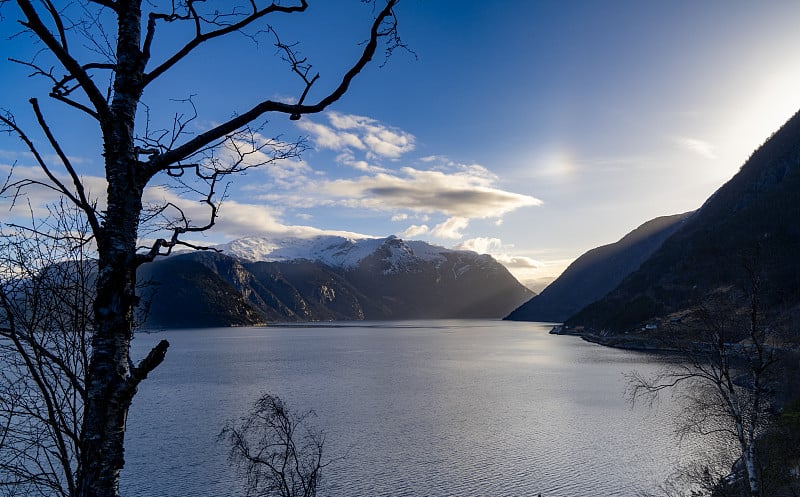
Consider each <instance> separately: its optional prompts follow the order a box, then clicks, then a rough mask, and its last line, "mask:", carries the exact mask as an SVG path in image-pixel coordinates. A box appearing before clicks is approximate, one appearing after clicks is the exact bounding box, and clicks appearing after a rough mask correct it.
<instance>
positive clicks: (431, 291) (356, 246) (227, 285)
mask: <svg viewBox="0 0 800 497" xmlns="http://www.w3.org/2000/svg"><path fill="white" fill-rule="evenodd" d="M218 249H219V250H221V252H193V253H187V254H182V255H175V256H172V257H169V258H166V259H163V260H160V261H158V262H155V263H153V264H150V265H148V266H144V267H143V268H142V269H143V271H141V274H142V278H141V280H142V281H143V282H144V281H151V282H152V284H151V285H150V286H149V287H147V288H145V290H144V291H143V292H142V293H143V296H144V297H145V300H146V301H149V302H150V305H149V316H148V318H147V321H146V325H147V326H150V327H158V326H164V327H179V326H185V327H197V326H223V325H228V324H230V325H247V324H257V323H263V322H289V321H334V320H364V319H369V320H385V319H422V318H499V317H502V316H504V315H505V314H507V313H508V312H510V311H511V310H512V309H514V308H515V307H517V306H518V305H519V304H520V303H521V302H524V301H526V300H528V299H529V298H530V297H531V296H532V295H533V292H531V291H530V290H528V289H527V288H525V287H524V286H522V285H521V284H520V283H519V282H518V281H517V280H516V279H514V277H513V276H512V275H511V274H510V273H509V272H508V270H507V269H506V268H505V267H504V266H502V265H501V264H500V263H498V262H497V261H495V260H494V259H493V258H491V257H490V256H488V255H478V254H476V253H474V252H469V251H460V250H449V249H445V248H441V247H435V246H432V245H429V244H427V243H425V242H419V241H404V240H402V239H400V238H397V237H393V236H391V237H388V238H369V239H351V238H344V237H337V236H318V237H313V238H308V239H298V238H283V239H266V238H257V237H253V238H243V239H240V240H235V241H233V242H231V243H228V244H225V245H222V246H219V247H218ZM148 296H149V297H150V298H148Z"/></svg>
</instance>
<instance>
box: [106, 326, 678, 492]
mask: <svg viewBox="0 0 800 497" xmlns="http://www.w3.org/2000/svg"><path fill="white" fill-rule="evenodd" d="M549 329H550V327H549V326H547V325H544V324H537V323H519V322H503V321H479V320H478V321H415V322H388V323H386V322H382V323H345V324H341V323H339V324H329V325H311V326H305V325H304V326H281V327H267V328H222V329H220V328H216V329H197V330H171V331H164V332H159V333H152V334H144V333H140V334H138V335H137V336H136V339H135V340H134V354H135V356H134V357H142V356H143V355H144V354H145V353H146V351H147V350H149V348H150V347H152V346H153V345H154V344H155V343H156V342H157V341H158V340H160V339H162V338H166V339H168V340H169V341H170V343H171V346H170V349H169V353H168V354H167V359H166V361H165V362H164V363H163V364H162V365H161V366H159V368H158V369H157V370H156V371H155V372H154V373H153V374H152V376H151V377H150V378H148V379H147V381H145V382H143V383H142V385H141V386H140V391H139V393H138V395H137V397H136V399H135V401H134V405H133V407H132V409H131V411H130V415H129V419H128V432H127V439H126V441H127V444H126V466H125V470H124V471H123V474H122V480H121V491H122V495H125V496H139V495H152V496H156V495H158V496H180V495H193V496H217V495H219V496H222V495H240V490H241V487H240V486H239V483H238V480H237V476H236V474H235V472H234V470H233V469H231V468H230V467H229V466H228V464H227V462H226V447H225V445H224V444H223V443H221V442H218V441H217V439H216V437H217V435H218V434H219V432H220V430H221V428H222V426H223V425H224V424H225V422H226V421H227V420H229V419H237V418H239V417H240V416H242V415H244V414H245V413H246V412H247V410H248V408H249V407H250V406H251V405H252V403H253V402H254V401H255V400H256V398H257V397H258V396H259V395H260V394H262V393H265V392H269V393H272V394H275V395H278V396H280V397H282V398H283V399H284V400H286V401H287V403H288V404H289V406H290V407H291V408H293V409H294V410H297V411H305V410H308V409H313V410H314V411H315V412H316V414H317V417H316V418H313V419H312V422H313V424H314V425H315V426H317V427H319V428H322V429H324V430H325V432H326V434H327V438H326V443H325V454H326V456H328V457H331V458H336V457H342V456H344V457H343V459H341V460H340V461H337V462H335V463H334V464H332V465H330V466H328V467H327V468H325V470H324V471H325V472H324V481H323V487H322V492H321V495H331V496H340V495H341V496H351V495H361V496H400V495H408V496H412V495H413V496H425V495H431V496H435V495H443V496H444V495H459V496H461V495H464V496H467V495H486V496H500V495H536V494H538V493H541V494H542V496H544V497H555V496H560V497H569V496H575V497H577V496H594V495H604V496H632V495H636V493H637V491H639V490H652V489H654V488H655V486H656V485H657V484H658V483H659V482H661V481H663V479H664V478H665V477H666V476H667V475H669V474H670V473H671V472H672V471H673V470H674V467H675V464H676V463H677V462H678V461H679V460H681V459H686V458H688V457H691V455H692V454H691V453H690V452H691V450H692V448H691V447H685V446H681V444H679V443H678V442H677V441H676V440H675V438H674V437H673V435H672V431H673V426H674V425H673V421H672V419H674V416H675V414H676V412H677V409H678V407H677V406H676V405H674V404H673V403H672V402H671V399H670V398H669V397H665V398H664V399H663V400H662V402H660V403H659V404H658V406H657V407H655V408H651V407H649V406H637V407H636V408H631V407H630V406H629V405H628V404H627V403H626V399H625V395H624V392H625V377H624V374H625V373H628V372H631V371H633V370H637V371H639V372H642V373H648V372H654V371H656V370H657V369H658V368H659V367H660V363H661V361H663V360H665V359H663V358H659V357H658V356H655V355H649V354H644V353H639V352H631V351H623V350H616V349H610V348H605V347H602V346H598V345H594V344H590V343H586V342H584V341H582V340H580V339H579V338H576V337H569V336H554V335H549V334H547V331H548V330H549Z"/></svg>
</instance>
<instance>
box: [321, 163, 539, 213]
mask: <svg viewBox="0 0 800 497" xmlns="http://www.w3.org/2000/svg"><path fill="white" fill-rule="evenodd" d="M485 171H486V170H485V169H484V168H480V167H479V166H477V167H476V166H470V167H468V168H464V169H462V170H461V171H457V172H454V173H446V172H442V171H423V170H419V169H414V168H411V167H404V168H402V169H401V170H400V171H399V173H396V174H389V173H379V174H375V175H372V176H362V177H360V178H356V179H340V180H335V181H330V182H326V183H322V184H320V185H318V189H319V192H320V193H322V194H324V195H327V196H330V197H332V198H339V199H342V200H340V202H341V203H342V204H343V205H348V206H351V207H358V208H370V209H376V210H401V209H402V210H410V211H413V212H418V213H436V212H438V213H442V214H445V215H447V216H450V217H462V218H469V219H476V218H478V219H484V218H491V217H499V216H502V215H504V214H507V213H509V212H511V211H514V210H516V209H519V208H522V207H529V206H537V205H541V203H542V202H541V200H539V199H537V198H534V197H531V196H528V195H522V194H518V193H512V192H508V191H505V190H501V189H498V188H495V187H494V186H493V182H494V180H493V179H492V178H490V177H489V176H488V175H487V174H486V173H485Z"/></svg>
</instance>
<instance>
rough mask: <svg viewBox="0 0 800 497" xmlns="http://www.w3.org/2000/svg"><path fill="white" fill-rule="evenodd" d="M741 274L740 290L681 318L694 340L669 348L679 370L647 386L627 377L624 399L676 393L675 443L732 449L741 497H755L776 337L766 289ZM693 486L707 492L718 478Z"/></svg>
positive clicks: (748, 266) (749, 264)
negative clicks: (698, 441) (695, 440)
mask: <svg viewBox="0 0 800 497" xmlns="http://www.w3.org/2000/svg"><path fill="white" fill-rule="evenodd" d="M744 273H745V275H746V278H745V281H746V285H745V286H746V288H745V289H744V290H737V289H736V288H734V287H727V288H721V289H719V290H718V291H717V292H715V293H714V294H713V295H711V296H709V298H708V300H707V301H706V302H705V303H704V304H703V305H701V306H699V307H698V308H697V309H695V312H694V314H693V316H687V318H689V320H691V319H695V320H696V322H697V323H699V325H700V326H699V327H698V328H697V329H696V331H698V332H699V336H694V337H691V338H687V337H682V338H679V339H677V341H673V342H672V343H671V347H672V348H674V349H676V350H678V351H679V352H680V353H681V354H682V358H683V359H684V360H683V362H681V363H679V364H675V365H672V366H670V367H668V368H666V369H664V370H663V371H662V372H661V373H659V374H658V375H656V376H655V377H652V378H646V377H643V376H642V375H640V374H638V373H632V374H631V375H630V377H629V394H630V398H631V400H632V401H633V402H635V401H637V400H638V399H640V398H649V399H650V400H651V401H652V400H653V399H654V398H655V397H656V396H658V394H659V393H661V392H662V391H664V390H673V389H677V392H676V393H677V395H678V397H679V398H680V400H681V402H682V405H683V407H684V410H683V418H682V419H681V420H679V427H678V433H679V435H681V436H682V437H685V436H690V435H701V436H703V437H705V439H706V442H711V443H714V444H717V445H719V446H722V447H725V448H726V447H727V445H728V444H732V445H733V446H735V447H736V449H735V454H736V455H735V457H734V459H736V460H738V462H739V463H740V464H741V467H743V469H744V477H745V479H746V486H747V490H748V494H749V495H750V496H751V497H761V496H763V495H764V493H763V492H764V489H763V485H762V478H761V469H760V466H759V461H758V451H757V442H758V440H759V437H760V436H761V435H762V434H763V433H764V432H765V430H766V429H767V428H768V427H769V426H770V423H771V422H772V420H773V413H774V409H773V408H774V406H773V400H774V393H775V379H776V375H777V370H776V369H777V365H778V358H777V356H776V354H777V351H778V347H777V343H776V342H775V340H776V338H777V337H778V334H777V330H776V329H775V328H773V327H771V326H770V321H769V320H768V319H766V318H765V316H764V315H763V313H762V305H761V299H762V298H763V297H764V295H765V289H764V285H765V282H764V280H763V278H762V276H761V274H760V272H759V271H758V270H757V266H756V264H754V263H753V259H751V260H749V261H745V264H744ZM730 462H733V461H729V463H730ZM701 473H702V475H703V476H704V477H705V476H706V475H707V474H708V472H707V471H705V472H701ZM698 480H702V478H699V479H698ZM699 482H700V483H703V484H704V485H705V487H706V489H708V488H713V487H714V486H716V485H717V484H718V483H719V478H718V477H717V478H712V479H711V481H708V478H706V481H705V482H703V481H699Z"/></svg>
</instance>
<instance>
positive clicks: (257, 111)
mask: <svg viewBox="0 0 800 497" xmlns="http://www.w3.org/2000/svg"><path fill="white" fill-rule="evenodd" d="M396 4H397V0H389V1H388V2H386V6H385V7H384V8H383V10H381V12H380V13H379V14H378V16H377V17H376V19H375V21H374V22H373V23H372V28H371V30H370V37H369V41H368V42H367V43H366V44H365V46H364V50H363V52H362V54H361V56H360V57H359V59H358V60H357V61H356V63H355V64H354V65H353V66H352V67H351V68H350V70H348V71H347V72H346V73H345V75H344V76H343V77H342V80H341V82H340V83H339V85H338V86H337V87H336V88H335V89H334V90H333V91H332V92H331V93H329V94H328V95H327V96H326V97H324V98H322V99H321V100H320V101H319V102H317V103H316V104H312V105H297V104H295V105H293V104H287V103H283V102H275V101H272V100H265V101H263V102H261V103H259V104H257V105H255V106H254V107H253V108H251V109H250V110H249V111H247V112H245V113H243V114H240V115H238V116H235V117H233V118H232V119H230V120H228V121H227V122H224V123H222V124H220V125H219V126H216V127H215V128H213V129H210V130H208V131H206V132H205V133H201V134H200V135H198V136H196V137H195V138H193V139H191V140H189V141H187V142H186V143H184V144H183V145H181V146H179V147H176V148H174V149H172V150H170V151H169V152H166V153H164V154H161V155H159V156H158V157H153V158H151V159H150V160H149V161H148V162H147V164H148V173H149V175H150V176H152V175H154V174H156V173H158V172H159V171H163V170H165V169H167V168H168V167H169V166H170V165H171V164H175V163H178V162H180V161H182V160H185V159H186V158H187V157H190V156H191V155H193V154H195V153H197V151H198V150H201V149H203V148H204V147H206V146H208V145H209V144H210V143H212V142H214V141H216V140H219V139H220V138H222V137H224V136H226V135H229V134H231V133H234V132H235V131H236V130H238V129H240V128H242V127H244V126H246V125H247V124H249V123H251V122H253V121H255V120H256V119H258V118H259V117H260V116H262V115H264V114H266V113H268V112H280V113H284V114H289V115H290V116H293V118H294V119H298V118H299V116H300V115H302V114H314V113H318V112H321V111H323V110H325V109H326V108H327V107H328V106H329V105H331V104H332V103H334V102H336V101H337V100H339V99H340V98H341V97H342V96H343V95H344V94H345V93H346V92H347V90H348V88H349V87H350V84H351V83H352V81H353V80H354V79H355V77H356V76H357V75H358V74H359V73H360V72H361V70H362V69H364V67H365V66H366V65H367V63H368V62H369V61H371V60H372V57H373V56H374V55H375V51H376V49H377V47H378V40H379V39H380V38H382V37H385V36H389V35H390V34H391V33H392V30H391V29H390V30H386V29H384V28H383V25H384V22H385V21H386V19H388V18H392V17H393V16H394V13H393V9H394V6H395V5H396Z"/></svg>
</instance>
